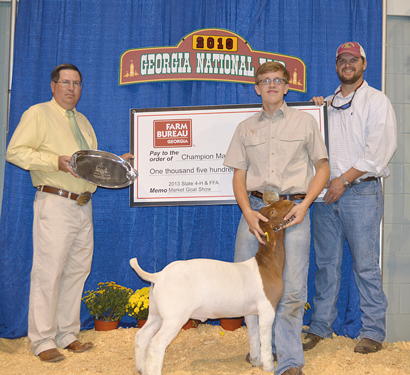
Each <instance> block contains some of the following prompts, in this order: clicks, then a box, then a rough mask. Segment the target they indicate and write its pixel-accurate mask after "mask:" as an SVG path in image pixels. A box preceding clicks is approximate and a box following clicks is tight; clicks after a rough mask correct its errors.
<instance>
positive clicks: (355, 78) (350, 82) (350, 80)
mask: <svg viewBox="0 0 410 375" xmlns="http://www.w3.org/2000/svg"><path fill="white" fill-rule="evenodd" d="M337 75H338V76H339V79H340V82H342V83H343V84H345V85H353V84H354V83H356V82H357V81H358V80H359V79H360V78H361V77H362V75H363V72H360V73H358V72H357V71H355V73H354V75H353V76H352V77H351V78H345V77H344V76H343V71H342V72H340V73H339V72H337Z"/></svg>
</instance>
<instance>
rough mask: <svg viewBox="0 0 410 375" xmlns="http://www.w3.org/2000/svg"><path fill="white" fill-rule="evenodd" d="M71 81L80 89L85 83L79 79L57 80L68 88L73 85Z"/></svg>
mask: <svg viewBox="0 0 410 375" xmlns="http://www.w3.org/2000/svg"><path fill="white" fill-rule="evenodd" d="M71 82H72V83H73V86H74V88H75V89H80V88H82V87H83V85H84V84H83V83H82V82H79V81H68V80H64V81H57V82H56V83H59V84H60V85H61V86H62V87H64V88H65V89H66V88H68V87H70V86H71Z"/></svg>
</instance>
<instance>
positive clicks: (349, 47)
mask: <svg viewBox="0 0 410 375" xmlns="http://www.w3.org/2000/svg"><path fill="white" fill-rule="evenodd" d="M342 53H350V54H351V55H353V56H355V57H364V58H366V54H365V53H364V49H363V47H362V46H361V45H360V44H359V43H357V42H347V43H343V44H341V45H340V46H339V48H338V49H337V51H336V59H337V58H338V57H339V56H340V55H341V54H342Z"/></svg>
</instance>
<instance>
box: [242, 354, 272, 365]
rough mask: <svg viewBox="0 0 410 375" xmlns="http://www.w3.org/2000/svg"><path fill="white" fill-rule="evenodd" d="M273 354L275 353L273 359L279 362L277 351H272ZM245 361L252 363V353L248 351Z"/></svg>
mask: <svg viewBox="0 0 410 375" xmlns="http://www.w3.org/2000/svg"><path fill="white" fill-rule="evenodd" d="M272 355H273V360H274V361H276V362H277V361H278V357H277V355H276V353H272ZM245 361H246V362H248V363H251V353H248V354H247V355H246V357H245ZM251 364H252V363H251Z"/></svg>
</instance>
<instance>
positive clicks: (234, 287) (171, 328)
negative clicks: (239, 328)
mask: <svg viewBox="0 0 410 375" xmlns="http://www.w3.org/2000/svg"><path fill="white" fill-rule="evenodd" d="M293 205H294V203H293V202H290V201H286V200H284V201H278V202H275V203H273V204H271V205H269V206H266V207H262V208H261V209H260V211H259V212H260V213H261V214H262V215H263V216H265V217H266V218H267V219H269V221H268V222H263V221H260V222H259V225H260V227H261V229H262V230H263V231H264V232H265V237H264V241H265V244H259V249H258V252H257V254H256V256H255V257H253V258H251V259H249V260H247V261H245V262H240V263H228V262H222V261H218V260H212V259H192V260H186V261H177V262H173V263H171V264H169V265H168V266H166V267H165V268H164V269H163V270H162V271H160V272H157V273H148V272H145V271H144V270H142V269H141V268H140V266H139V265H138V263H137V259H136V258H133V259H131V260H130V264H131V267H132V268H133V269H134V270H135V271H136V273H137V274H138V275H139V276H140V277H141V278H142V279H144V280H148V281H150V282H151V283H152V287H151V289H150V295H149V315H148V321H147V323H145V325H144V326H143V327H142V328H141V329H140V330H139V331H138V332H137V334H136V336H135V364H136V367H137V370H138V371H139V372H140V373H141V374H143V375H160V374H161V369H162V364H163V360H164V355H165V349H166V348H167V346H168V345H169V344H170V342H171V341H172V340H173V339H174V337H175V336H176V335H177V334H178V332H179V331H180V330H181V327H182V326H183V325H184V323H186V322H187V320H188V319H189V318H193V319H199V320H201V321H205V320H206V319H215V318H221V317H237V316H245V322H246V326H247V330H248V339H249V346H250V362H251V363H252V365H254V366H260V365H262V367H263V370H265V371H273V368H274V365H273V356H272V344H271V339H272V324H273V320H274V318H275V310H276V307H277V305H278V303H279V301H280V299H281V298H282V295H283V278H282V272H283V266H284V263H285V248H284V245H283V239H284V230H281V229H282V226H283V225H284V222H283V217H284V216H285V215H286V214H287V213H288V212H289V211H290V209H291V208H292V206H293ZM258 317H259V330H258Z"/></svg>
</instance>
